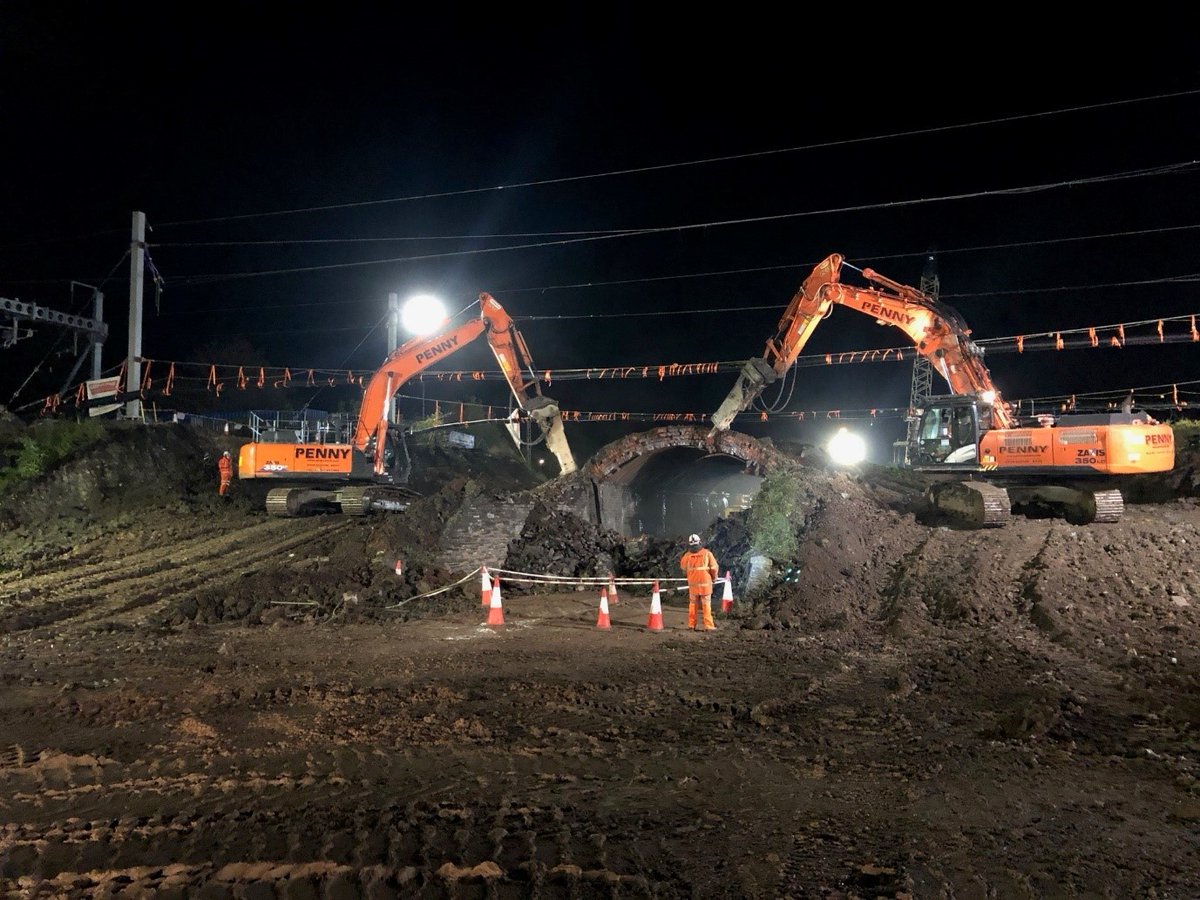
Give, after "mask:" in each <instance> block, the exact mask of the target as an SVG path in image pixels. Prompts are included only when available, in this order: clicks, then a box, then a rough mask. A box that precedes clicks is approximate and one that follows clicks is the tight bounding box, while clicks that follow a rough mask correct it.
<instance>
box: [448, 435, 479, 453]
mask: <svg viewBox="0 0 1200 900" xmlns="http://www.w3.org/2000/svg"><path fill="white" fill-rule="evenodd" d="M446 439H447V440H448V441H449V442H450V445H451V446H453V447H465V448H466V449H468V450H474V449H475V435H473V434H466V433H465V432H462V431H451V432H449V433H448V434H447V436H446Z"/></svg>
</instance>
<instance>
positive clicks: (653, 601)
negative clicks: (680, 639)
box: [646, 581, 663, 631]
mask: <svg viewBox="0 0 1200 900" xmlns="http://www.w3.org/2000/svg"><path fill="white" fill-rule="evenodd" d="M646 627H647V628H649V629H650V630H651V631H662V630H663V620H662V598H660V597H659V596H658V582H657V581H656V582H654V593H653V595H651V598H650V621H648V622H647V623H646Z"/></svg>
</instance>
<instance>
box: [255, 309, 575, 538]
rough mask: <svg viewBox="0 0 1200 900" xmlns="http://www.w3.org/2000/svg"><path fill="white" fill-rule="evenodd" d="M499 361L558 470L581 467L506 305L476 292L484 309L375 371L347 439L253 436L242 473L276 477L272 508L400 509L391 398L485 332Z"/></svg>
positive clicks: (406, 497) (286, 511) (402, 491)
mask: <svg viewBox="0 0 1200 900" xmlns="http://www.w3.org/2000/svg"><path fill="white" fill-rule="evenodd" d="M485 334H486V335H487V341H488V345H489V346H490V347H491V350H492V354H493V355H494V356H495V357H496V362H497V363H499V365H500V370H501V372H503V374H504V377H505V379H506V380H507V381H508V385H509V387H510V388H511V389H512V393H513V396H514V397H515V398H516V402H517V406H518V408H519V409H520V410H521V412H523V413H525V414H526V415H528V416H529V417H530V418H531V419H532V420H533V421H534V422H535V423H537V425H538V427H539V429H540V430H541V432H542V434H543V435H544V436H545V441H546V446H547V448H548V449H549V450H550V452H551V453H553V454H554V456H555V458H556V459H557V460H558V465H559V470H560V474H562V475H568V474H570V473H572V472H574V471H575V470H576V464H575V459H574V456H573V455H572V453H571V448H570V446H569V445H568V443H567V437H566V433H565V432H564V430H563V423H562V415H561V414H560V412H559V408H558V404H557V403H555V401H553V400H551V399H550V398H549V397H546V396H543V394H542V392H541V384H540V382H539V381H538V379H537V377H536V375H535V374H534V369H533V364H532V361H531V359H530V354H529V348H528V347H527V346H526V344H525V340H524V338H523V337H522V336H521V334H520V332H519V331H518V330H517V328H516V325H515V324H514V323H513V321H512V319H511V318H510V317H509V315H508V313H506V312H505V311H504V308H503V307H502V306H501V305H500V304H499V303H497V302H496V300H495V298H493V297H492V296H491V295H490V294H487V293H482V294H480V295H479V316H478V318H472V319H470V320H468V321H467V322H466V323H464V324H462V325H460V326H458V327H456V328H448V329H446V330H443V331H441V332H439V333H437V334H433V335H430V336H424V337H415V338H413V339H411V340H409V341H407V342H406V343H404V344H402V345H401V346H400V347H397V348H396V349H395V350H394V351H392V353H390V354H389V355H388V357H387V359H385V360H384V361H383V364H382V365H381V366H380V367H379V368H378V369H377V370H376V371H375V373H374V374H373V375H372V376H371V379H370V381H369V382H368V383H367V385H366V389H365V391H364V394H363V398H362V403H361V405H360V406H359V411H358V419H357V423H356V425H355V430H354V436H353V438H352V439H351V441H350V442H349V443H325V442H307V443H280V442H275V441H255V442H252V443H248V444H244V445H242V447H241V449H240V450H239V452H238V478H239V479H243V480H250V479H254V480H260V481H267V482H271V483H274V484H275V485H277V486H275V487H272V488H271V489H270V490H269V491H268V492H267V498H266V505H267V512H269V513H270V514H271V515H275V516H299V515H307V514H310V513H314V512H338V511H340V512H341V513H343V514H345V515H354V516H362V515H367V514H369V513H373V512H383V511H399V510H402V509H404V508H405V507H407V505H408V504H409V503H410V502H411V500H412V498H413V496H414V492H413V491H411V490H410V489H408V488H407V487H405V486H404V482H405V481H407V477H408V470H407V466H406V462H407V459H408V454H407V452H406V449H405V448H404V446H403V441H402V435H401V436H400V437H401V439H399V440H398V439H397V431H396V430H389V428H388V419H387V412H388V406H389V401H390V400H391V399H392V397H393V396H394V395H395V394H396V392H397V391H398V390H399V389H400V388H401V387H402V386H403V385H404V383H405V382H407V381H408V380H409V379H411V378H413V377H414V376H416V375H417V374H419V373H420V372H423V371H424V370H425V369H428V368H429V367H430V366H432V365H433V364H434V363H436V362H438V361H440V360H441V359H443V358H445V357H446V356H448V355H450V354H453V353H456V352H458V351H459V350H461V349H462V348H463V347H465V346H466V345H467V344H469V343H471V342H472V341H474V340H475V339H476V338H478V337H480V336H481V335H485Z"/></svg>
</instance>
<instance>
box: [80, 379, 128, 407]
mask: <svg viewBox="0 0 1200 900" xmlns="http://www.w3.org/2000/svg"><path fill="white" fill-rule="evenodd" d="M84 384H85V386H86V391H87V398H88V399H89V400H99V399H101V398H102V397H115V396H117V392H118V391H120V390H121V379H120V377H119V376H114V377H112V378H97V379H96V380H94V381H86V382H84ZM120 408H121V404H120V403H112V404H107V403H106V404H105V405H104V406H92V407H90V408H89V409H88V415H89V416H102V415H104V414H105V413H110V412H114V411H115V410H118V409H120Z"/></svg>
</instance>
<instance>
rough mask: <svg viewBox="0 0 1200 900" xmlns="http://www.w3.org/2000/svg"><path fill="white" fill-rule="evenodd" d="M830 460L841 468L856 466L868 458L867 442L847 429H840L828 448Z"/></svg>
mask: <svg viewBox="0 0 1200 900" xmlns="http://www.w3.org/2000/svg"><path fill="white" fill-rule="evenodd" d="M826 449H827V450H828V451H829V458H830V459H831V460H833V462H834V464H836V465H839V466H855V465H858V464H859V463H860V462H862V461H863V460H864V459H866V458H867V442H866V441H864V440H863V439H862V438H861V437H859V436H858V435H857V434H852V433H851V432H849V431H847V430H846V429H845V428H839V429H838V430H837V434H835V435H834V436H833V437H832V438H830V440H829V445H828V447H827V448H826Z"/></svg>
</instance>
